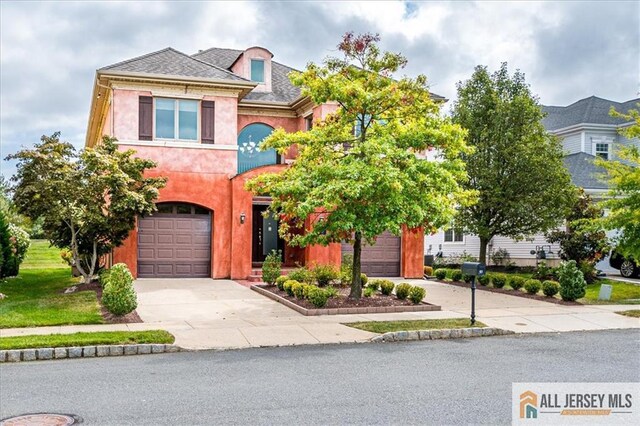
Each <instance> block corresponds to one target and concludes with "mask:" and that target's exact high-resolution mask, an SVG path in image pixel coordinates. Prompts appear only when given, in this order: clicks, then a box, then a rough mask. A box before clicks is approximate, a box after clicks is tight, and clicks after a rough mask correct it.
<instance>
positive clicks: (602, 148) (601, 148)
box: [596, 143, 609, 160]
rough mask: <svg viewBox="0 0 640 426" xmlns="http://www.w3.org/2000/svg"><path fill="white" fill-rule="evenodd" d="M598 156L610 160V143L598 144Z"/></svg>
mask: <svg viewBox="0 0 640 426" xmlns="http://www.w3.org/2000/svg"><path fill="white" fill-rule="evenodd" d="M596 156H597V157H600V158H604V159H605V160H608V159H609V144H608V143H597V144H596Z"/></svg>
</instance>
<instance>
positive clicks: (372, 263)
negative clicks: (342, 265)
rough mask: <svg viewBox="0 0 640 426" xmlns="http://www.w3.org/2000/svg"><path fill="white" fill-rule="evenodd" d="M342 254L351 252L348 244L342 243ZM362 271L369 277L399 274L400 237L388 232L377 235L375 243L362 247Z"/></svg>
mask: <svg viewBox="0 0 640 426" xmlns="http://www.w3.org/2000/svg"><path fill="white" fill-rule="evenodd" d="M342 254H343V255H345V254H353V247H352V246H351V245H350V244H347V243H343V244H342ZM362 272H364V273H365V274H367V276H370V277H399V276H400V237H396V236H395V235H393V234H392V233H390V232H383V233H382V234H380V235H378V239H377V240H376V244H375V245H373V246H368V245H366V244H365V245H364V246H363V248H362Z"/></svg>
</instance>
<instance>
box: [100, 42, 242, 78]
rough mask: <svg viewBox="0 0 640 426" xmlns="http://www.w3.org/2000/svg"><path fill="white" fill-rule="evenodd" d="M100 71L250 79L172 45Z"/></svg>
mask: <svg viewBox="0 0 640 426" xmlns="http://www.w3.org/2000/svg"><path fill="white" fill-rule="evenodd" d="M99 71H124V72H136V73H146V74H163V75H172V76H181V77H199V78H210V79H212V80H233V81H248V80H247V79H244V78H242V77H239V76H237V75H235V74H233V73H232V72H230V71H227V70H226V69H224V68H220V67H218V66H216V65H215V64H210V63H207V62H204V61H201V60H199V59H197V58H192V57H191V56H189V55H187V54H185V53H182V52H179V51H177V50H175V49H172V48H171V47H167V48H166V49H162V50H159V51H157V52H153V53H149V54H146V55H143V56H139V57H137V58H133V59H128V60H126V61H123V62H118V63H117V64H113V65H109V66H106V67H103V68H100V70H99Z"/></svg>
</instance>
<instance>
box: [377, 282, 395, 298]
mask: <svg viewBox="0 0 640 426" xmlns="http://www.w3.org/2000/svg"><path fill="white" fill-rule="evenodd" d="M395 286H396V285H395V284H394V283H393V281H389V280H381V281H380V291H381V292H382V294H384V295H385V296H390V295H391V293H393V288H394V287H395Z"/></svg>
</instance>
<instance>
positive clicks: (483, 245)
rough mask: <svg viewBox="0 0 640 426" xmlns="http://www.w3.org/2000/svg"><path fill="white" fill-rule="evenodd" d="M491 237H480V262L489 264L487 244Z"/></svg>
mask: <svg viewBox="0 0 640 426" xmlns="http://www.w3.org/2000/svg"><path fill="white" fill-rule="evenodd" d="M490 239H491V238H487V237H480V256H478V262H480V263H484V264H485V265H486V264H487V244H489V240H490Z"/></svg>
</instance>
